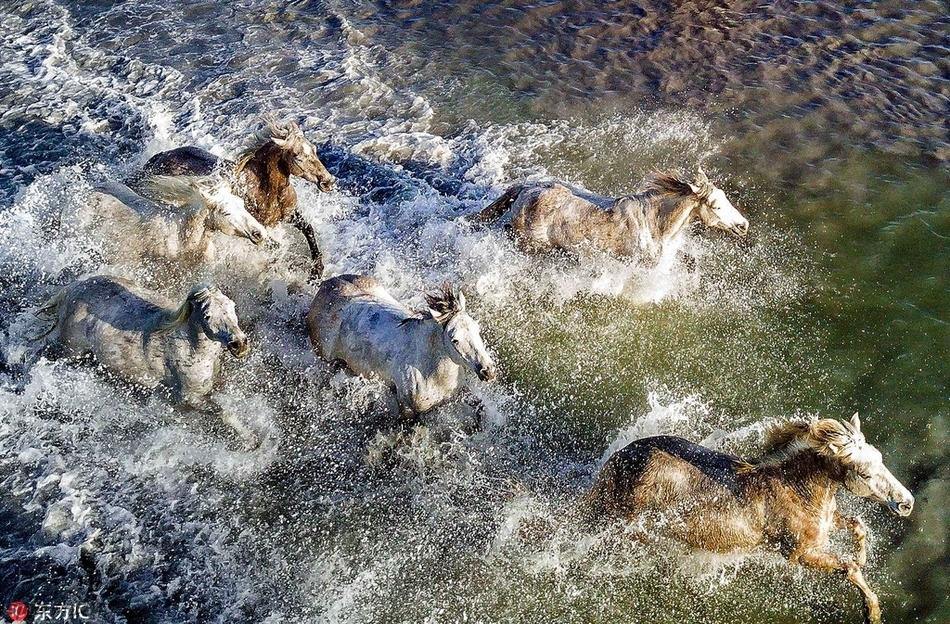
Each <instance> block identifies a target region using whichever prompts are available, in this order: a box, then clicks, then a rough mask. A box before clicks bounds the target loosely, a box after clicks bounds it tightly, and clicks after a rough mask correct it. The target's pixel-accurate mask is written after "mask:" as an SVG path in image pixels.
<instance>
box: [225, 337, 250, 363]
mask: <svg viewBox="0 0 950 624" xmlns="http://www.w3.org/2000/svg"><path fill="white" fill-rule="evenodd" d="M228 351H230V352H231V355H233V356H234V357H236V358H239V359H243V358H245V357H247V354H248V353H250V352H251V344H250V342H248V340H247V339H246V338H245V339H244V340H232V341H231V342H229V343H228Z"/></svg>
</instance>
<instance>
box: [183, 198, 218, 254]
mask: <svg viewBox="0 0 950 624" xmlns="http://www.w3.org/2000/svg"><path fill="white" fill-rule="evenodd" d="M210 216H211V209H210V208H208V206H206V205H204V204H202V205H200V206H196V207H195V209H194V210H193V211H192V212H191V213H189V214H187V215H186V216H185V218H184V220H183V221H182V224H181V229H180V230H179V234H178V236H179V239H180V240H181V242H182V243H183V244H184V245H185V247H187V248H194V247H196V246H198V245H199V244H200V243H201V241H202V239H204V238H205V236H207V234H208V230H209V229H210V228H209V227H208V218H209V217H210Z"/></svg>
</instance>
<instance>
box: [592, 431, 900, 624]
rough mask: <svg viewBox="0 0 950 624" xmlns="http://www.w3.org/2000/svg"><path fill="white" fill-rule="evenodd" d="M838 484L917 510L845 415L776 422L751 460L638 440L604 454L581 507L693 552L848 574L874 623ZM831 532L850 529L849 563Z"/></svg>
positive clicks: (862, 559)
mask: <svg viewBox="0 0 950 624" xmlns="http://www.w3.org/2000/svg"><path fill="white" fill-rule="evenodd" d="M842 486H843V487H844V488H845V489H847V490H848V491H850V492H851V493H853V494H855V495H857V496H859V497H862V498H867V499H870V500H872V501H875V502H878V503H881V504H883V505H885V506H886V507H887V508H888V510H890V511H891V512H892V513H893V514H895V515H897V516H901V517H906V516H908V515H909V514H910V513H911V510H912V509H913V506H914V497H913V496H912V495H911V493H910V492H909V491H908V490H907V488H905V487H904V486H903V485H901V483H900V482H899V481H898V480H897V479H896V478H895V477H894V476H893V475H892V474H891V472H890V471H889V470H888V469H887V468H886V467H885V466H884V463H883V461H882V457H881V453H880V452H879V451H878V450H877V449H875V448H874V447H873V446H871V445H870V444H868V443H867V441H866V440H865V438H864V434H863V433H862V432H861V421H860V419H859V417H858V415H857V414H855V415H854V416H853V417H852V418H851V420H850V421H844V420H842V421H838V420H833V419H821V420H819V419H811V420H805V421H793V422H789V423H785V424H782V425H780V426H777V427H774V428H772V429H771V430H770V432H769V434H768V437H767V441H766V449H765V453H764V454H763V455H762V456H761V457H759V458H757V459H752V460H744V459H740V458H739V457H735V456H732V455H727V454H725V453H720V452H718V451H715V450H712V449H709V448H706V447H703V446H700V445H698V444H694V443H692V442H689V441H688V440H685V439H683V438H678V437H671V436H657V437H650V438H643V439H640V440H636V441H634V442H632V443H630V444H628V445H627V446H626V447H624V448H623V449H621V450H619V451H617V452H616V453H614V454H613V455H612V456H611V457H610V458H609V459H608V460H607V462H606V463H605V464H604V466H603V468H602V469H601V470H600V472H599V474H598V475H597V477H596V479H595V481H594V484H593V486H592V487H591V489H590V490H589V491H588V493H587V494H586V496H585V498H584V500H583V503H582V506H581V510H582V512H583V515H584V516H586V518H587V519H589V520H595V521H596V520H602V519H607V518H620V519H625V520H628V521H629V520H641V521H643V522H645V523H646V524H643V525H640V526H641V528H640V530H641V532H642V533H641V536H644V535H645V532H646V531H648V530H650V528H653V529H656V530H659V531H661V532H665V533H667V534H669V535H670V536H672V537H673V538H675V539H678V540H680V541H682V542H685V543H686V544H688V545H690V546H692V547H695V548H702V549H706V550H712V551H750V550H753V549H755V548H757V547H760V546H770V547H773V548H777V549H778V550H779V551H780V552H781V553H782V554H783V555H784V556H785V557H786V558H787V560H788V561H789V562H791V563H796V564H799V565H803V566H806V567H809V568H813V569H816V570H821V571H826V572H836V573H839V574H841V575H843V576H846V577H847V579H848V580H849V581H850V582H851V583H852V584H853V585H854V586H856V587H857V588H858V589H859V590H860V591H861V593H862V594H863V596H864V606H865V619H866V621H868V622H871V623H873V624H878V623H879V622H880V621H881V608H880V603H879V601H878V598H877V596H876V595H875V594H874V592H873V591H871V588H870V587H869V586H868V584H867V582H866V581H865V579H864V575H863V574H862V571H861V569H862V567H864V565H865V564H866V562H867V554H866V545H865V537H866V534H867V529H866V527H865V525H864V523H863V522H862V521H861V520H860V519H858V518H855V517H850V516H845V515H843V514H841V513H840V512H838V511H837V504H836V502H835V495H836V493H837V491H838V489H839V488H841V487H842ZM661 516H664V517H665V519H666V520H665V522H663V521H660V517H661ZM832 529H846V530H848V531H850V532H851V534H852V535H853V537H854V539H855V541H856V551H857V552H856V556H855V557H854V558H853V559H845V558H841V557H839V556H837V555H835V554H832V553H831V552H829V551H828V542H829V533H830V532H831V530H832Z"/></svg>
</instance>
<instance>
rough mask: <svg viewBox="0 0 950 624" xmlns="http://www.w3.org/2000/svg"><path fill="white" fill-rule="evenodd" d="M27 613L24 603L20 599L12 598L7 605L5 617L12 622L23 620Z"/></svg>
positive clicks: (28, 611)
mask: <svg viewBox="0 0 950 624" xmlns="http://www.w3.org/2000/svg"><path fill="white" fill-rule="evenodd" d="M29 613H30V610H29V609H28V608H27V607H26V603H25V602H23V601H20V600H14V601H13V602H11V603H10V606H9V607H7V617H8V618H10V620H11V621H12V622H14V623H16V622H25V621H26V616H27V615H29Z"/></svg>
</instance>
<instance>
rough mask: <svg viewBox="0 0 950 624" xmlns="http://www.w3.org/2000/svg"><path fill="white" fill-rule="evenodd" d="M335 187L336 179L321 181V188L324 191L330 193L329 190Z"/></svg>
mask: <svg viewBox="0 0 950 624" xmlns="http://www.w3.org/2000/svg"><path fill="white" fill-rule="evenodd" d="M334 188H336V181H335V180H323V181H321V182H320V190H321V191H323V192H325V193H329V192H330V191H332V190H333V189H334Z"/></svg>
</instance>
